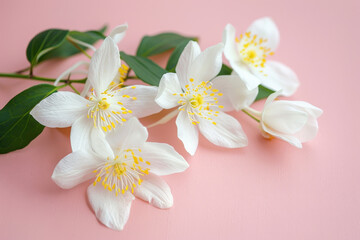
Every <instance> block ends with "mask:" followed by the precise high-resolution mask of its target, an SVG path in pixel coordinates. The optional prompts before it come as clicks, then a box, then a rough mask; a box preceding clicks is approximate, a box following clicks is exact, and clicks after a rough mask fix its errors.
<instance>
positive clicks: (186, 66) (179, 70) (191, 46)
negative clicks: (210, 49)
mask: <svg viewBox="0 0 360 240" xmlns="http://www.w3.org/2000/svg"><path fill="white" fill-rule="evenodd" d="M200 53H201V50H200V46H199V44H198V43H197V42H195V41H189V43H188V44H187V45H186V47H185V48H184V50H183V52H182V53H181V55H180V57H179V61H178V63H177V65H176V74H177V75H178V78H179V82H180V86H181V88H182V89H185V85H187V84H188V83H189V79H190V77H189V75H188V73H189V71H190V68H191V66H192V64H193V61H194V60H195V58H196V57H197V56H199V54H200Z"/></svg>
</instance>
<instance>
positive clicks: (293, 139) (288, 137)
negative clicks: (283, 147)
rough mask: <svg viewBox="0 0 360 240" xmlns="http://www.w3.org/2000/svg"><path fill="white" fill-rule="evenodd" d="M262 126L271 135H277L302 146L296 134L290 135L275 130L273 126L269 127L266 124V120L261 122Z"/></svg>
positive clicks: (299, 146) (296, 145) (297, 145)
mask: <svg viewBox="0 0 360 240" xmlns="http://www.w3.org/2000/svg"><path fill="white" fill-rule="evenodd" d="M261 128H262V130H263V131H265V132H266V133H268V134H270V135H271V136H274V137H277V138H279V139H281V140H283V141H285V142H288V143H290V144H291V145H293V146H295V147H297V148H302V144H301V142H300V140H299V139H297V138H296V137H294V136H291V135H288V134H283V133H280V132H277V131H274V130H273V129H271V128H268V127H267V126H266V124H264V122H261Z"/></svg>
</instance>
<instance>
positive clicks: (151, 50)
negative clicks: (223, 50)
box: [136, 33, 197, 57]
mask: <svg viewBox="0 0 360 240" xmlns="http://www.w3.org/2000/svg"><path fill="white" fill-rule="evenodd" d="M184 40H188V41H189V40H194V41H197V38H194V37H185V36H182V35H179V34H177V33H160V34H157V35H154V36H145V37H143V39H142V40H141V43H140V45H139V47H138V49H137V52H136V55H137V56H142V57H149V56H152V55H156V54H159V53H162V52H165V51H167V50H170V49H172V48H175V47H177V46H178V45H179V44H180V43H181V42H182V41H184Z"/></svg>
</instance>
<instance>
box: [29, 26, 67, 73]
mask: <svg viewBox="0 0 360 240" xmlns="http://www.w3.org/2000/svg"><path fill="white" fill-rule="evenodd" d="M68 34H69V30H62V29H49V30H45V31H43V32H41V33H39V34H37V35H36V36H35V37H34V38H33V39H31V41H30V43H29V45H28V47H27V49H26V57H27V59H28V61H29V62H30V64H31V66H32V67H33V66H35V65H36V64H37V63H38V62H39V59H40V57H41V56H43V55H44V54H46V53H47V52H49V51H51V50H52V49H54V48H57V47H59V46H60V45H61V44H62V43H63V42H64V41H65V38H66V36H67V35H68Z"/></svg>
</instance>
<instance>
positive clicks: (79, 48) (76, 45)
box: [67, 38, 91, 59]
mask: <svg viewBox="0 0 360 240" xmlns="http://www.w3.org/2000/svg"><path fill="white" fill-rule="evenodd" d="M67 40H68V41H69V42H70V43H71V44H72V45H73V46H74V47H76V48H77V49H78V50H79V51H80V52H82V53H83V54H85V56H87V57H88V58H89V59H91V56H90V55H89V54H88V53H87V52H86V51H85V50H84V49H82V48H81V47H80V46H79V45H78V44H77V43H76V42H73V41H72V40H71V39H70V38H67Z"/></svg>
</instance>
